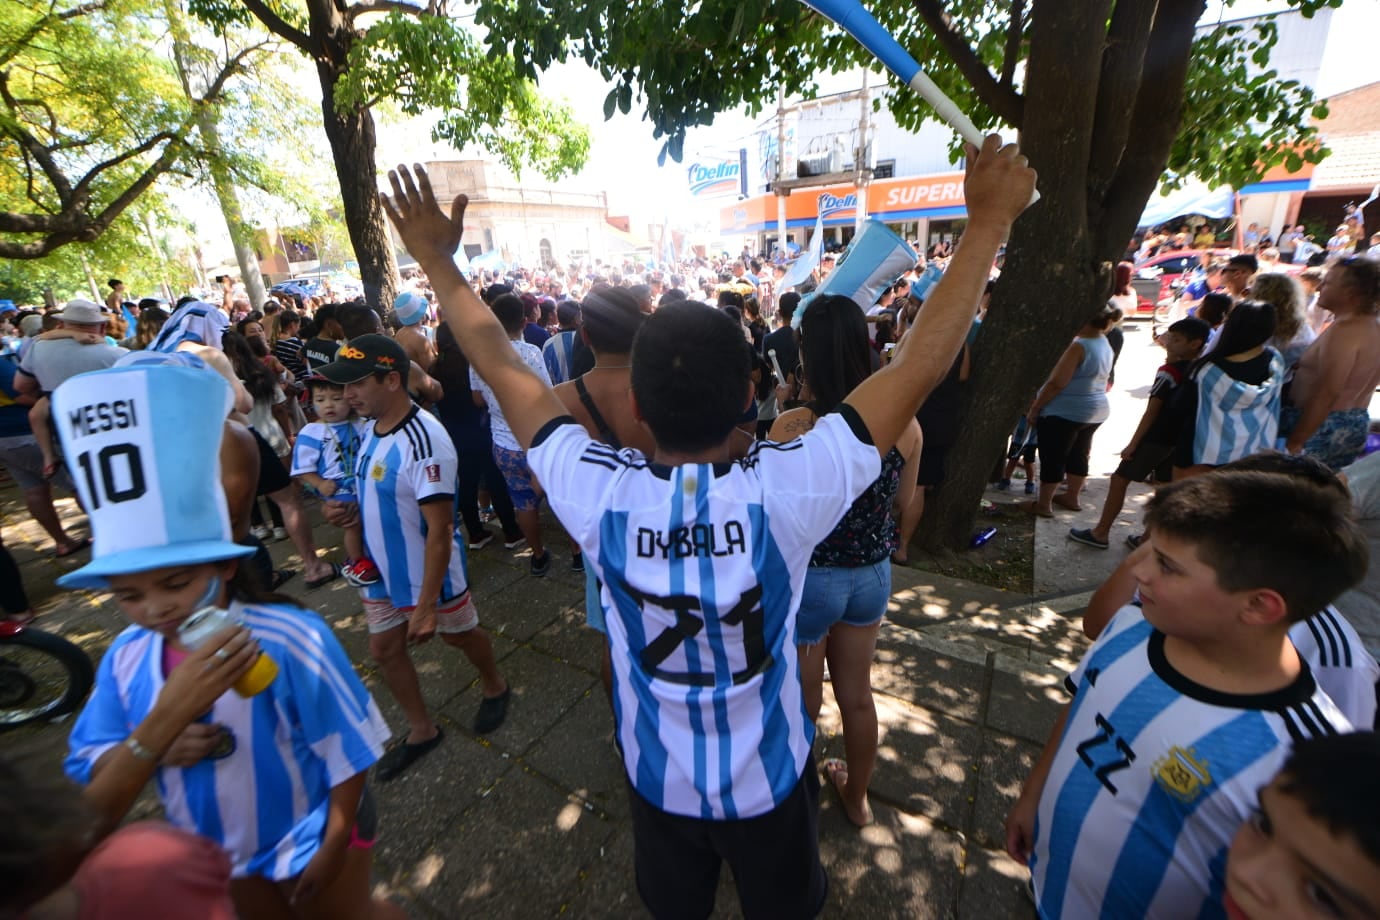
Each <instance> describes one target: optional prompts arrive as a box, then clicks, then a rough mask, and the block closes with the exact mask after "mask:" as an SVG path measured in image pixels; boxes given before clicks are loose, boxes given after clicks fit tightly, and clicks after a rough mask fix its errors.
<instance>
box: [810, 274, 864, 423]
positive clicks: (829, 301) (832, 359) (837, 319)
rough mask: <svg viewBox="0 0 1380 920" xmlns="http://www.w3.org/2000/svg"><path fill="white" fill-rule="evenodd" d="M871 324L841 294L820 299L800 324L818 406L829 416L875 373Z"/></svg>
mask: <svg viewBox="0 0 1380 920" xmlns="http://www.w3.org/2000/svg"><path fill="white" fill-rule="evenodd" d="M870 351H871V349H870V346H869V345H868V341H867V322H866V321H865V320H864V319H863V313H862V310H861V309H859V308H858V305H857V304H856V303H854V302H853V300H852V298H849V297H844V296H842V295H839V294H828V295H825V296H823V297H816V298H815V299H814V300H813V301H812V302H811V303H810V305H809V306H808V307H806V308H805V315H804V316H803V317H802V318H801V320H800V360H801V363H802V364H804V365H805V381H806V383H808V384H809V385H810V393H811V395H812V396H813V397H814V402H813V403H812V404H811V406H810V408H811V409H812V410H814V413H815V414H816V415H825V414H826V413H829V412H832V411H834V409H836V408H838V405H839V403H841V402H843V399H844V397H845V396H847V395H848V394H849V393H851V392H853V388H854V387H856V386H857V385H858V384H860V383H862V382H863V381H864V380H866V379H867V377H868V375H869V374H871V373H872V358H871V355H870Z"/></svg>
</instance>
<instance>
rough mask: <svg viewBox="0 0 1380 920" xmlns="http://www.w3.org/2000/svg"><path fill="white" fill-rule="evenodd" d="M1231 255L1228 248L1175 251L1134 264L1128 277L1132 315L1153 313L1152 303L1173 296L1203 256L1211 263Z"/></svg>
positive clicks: (1201, 260)
mask: <svg viewBox="0 0 1380 920" xmlns="http://www.w3.org/2000/svg"><path fill="white" fill-rule="evenodd" d="M1231 255H1232V251H1231V250H1230V249H1212V250H1207V249H1178V250H1174V251H1173V252H1162V253H1160V254H1159V255H1157V256H1151V257H1150V258H1148V259H1146V260H1145V261H1143V262H1137V263H1136V267H1135V272H1134V273H1133V274H1132V276H1131V286H1132V287H1133V288H1134V289H1135V292H1136V312H1137V313H1142V314H1153V313H1154V312H1155V305H1156V304H1158V303H1159V302H1160V301H1162V300H1168V299H1169V298H1172V297H1174V296H1175V295H1176V294H1177V293H1178V292H1179V289H1180V288H1181V287H1182V284H1180V285H1178V287H1176V286H1175V284H1176V282H1179V281H1181V280H1182V281H1184V282H1187V281H1188V279H1189V276H1191V275H1192V274H1193V272H1194V271H1196V270H1197V269H1198V267H1199V266H1200V265H1202V264H1203V257H1204V256H1207V257H1208V259H1209V260H1211V259H1226V258H1229V257H1230V256H1231ZM1137 282H1140V283H1139V284H1138V283H1137ZM1156 282H1158V284H1156Z"/></svg>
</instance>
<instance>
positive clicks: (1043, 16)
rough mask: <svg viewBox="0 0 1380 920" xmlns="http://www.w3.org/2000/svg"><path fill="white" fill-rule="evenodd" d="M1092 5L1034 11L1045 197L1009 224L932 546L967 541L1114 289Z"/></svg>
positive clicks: (1034, 118)
mask: <svg viewBox="0 0 1380 920" xmlns="http://www.w3.org/2000/svg"><path fill="white" fill-rule="evenodd" d="M1087 2H1090V3H1092V4H1093V5H1094V6H1097V7H1098V9H1097V10H1089V11H1088V12H1087V13H1086V14H1083V13H1080V15H1079V16H1075V17H1066V16H1059V15H1056V13H1057V7H1058V5H1059V4H1060V3H1062V0H1042V2H1037V3H1036V4H1035V6H1034V9H1033V10H1032V13H1031V22H1032V29H1031V38H1030V58H1029V61H1028V62H1027V68H1026V102H1025V111H1024V130H1023V132H1022V135H1021V148H1022V152H1023V153H1025V154H1026V156H1027V157H1029V159H1030V163H1031V165H1032V166H1034V167H1035V169H1036V170H1037V171H1038V172H1039V187H1040V194H1041V196H1042V197H1041V200H1040V202H1039V203H1038V204H1036V205H1035V206H1034V207H1033V208H1032V209H1031V210H1030V211H1029V212H1028V213H1027V214H1026V215H1024V216H1023V217H1022V218H1021V219H1020V220H1018V221H1017V222H1016V225H1015V227H1013V228H1012V233H1011V240H1010V242H1009V244H1008V246H1007V252H1008V253H1009V256H1008V258H1007V260H1006V263H1005V267H1004V269H1003V271H1002V276H1001V279H1000V280H999V281H998V282H997V285H996V288H995V289H994V290H993V292H992V305H991V309H990V310H989V311H988V314H987V318H986V319H985V321H984V322H983V324H982V330H981V332H980V333H979V334H978V337H977V340H976V341H975V342H974V345H973V364H972V367H973V370H972V376H971V377H970V378H969V380H968V384H967V386H966V387H965V388H964V394H963V398H962V403H961V408H960V415H959V418H960V419H962V420H963V426H964V427H963V429H962V432H961V434H960V436H959V440H958V442H957V443H956V444H955V445H954V447H953V448H952V449H951V451H950V454H949V457H948V462H947V464H946V470H947V472H946V475H945V480H944V483H943V486H942V487H941V488H940V489H938V490H937V491H936V494H935V495H934V497H933V499H932V500H931V501H930V502H928V503H927V504H926V508H925V518H924V520H922V521H921V525H920V531H919V537H920V541H921V543H922V545H923V546H925V547H926V548H928V549H937V548H939V547H950V548H954V549H958V548H962V547H964V546H966V545H967V542H968V540H969V538H970V537H971V536H972V532H973V521H974V518H975V516H976V515H977V511H978V504H979V501H980V499H981V498H982V493H983V490H984V489H985V488H986V485H987V481H988V477H989V474H990V473H991V471H992V469H993V467H994V465H995V464H996V463H998V462H999V461H1000V459H1001V458H1002V457H1003V456H1004V452H1003V449H1002V448H1003V446H1004V444H1005V442H1006V439H1007V437H1008V436H1009V435H1010V434H1011V430H1012V428H1013V427H1015V424H1016V420H1017V419H1019V418H1020V417H1021V416H1022V415H1024V414H1025V412H1026V410H1027V409H1028V408H1029V407H1030V403H1031V401H1032V399H1033V398H1034V396H1035V392H1036V390H1038V389H1039V388H1040V385H1041V384H1042V383H1043V382H1044V380H1045V376H1046V375H1047V374H1048V373H1049V370H1050V368H1052V367H1053V366H1054V365H1055V363H1056V362H1057V361H1058V360H1059V355H1060V354H1062V353H1063V351H1064V349H1065V348H1066V347H1067V346H1068V343H1069V340H1070V338H1071V336H1072V335H1073V333H1074V332H1075V331H1077V329H1078V327H1079V326H1080V325H1082V323H1083V322H1084V321H1085V320H1087V319H1088V318H1089V317H1091V316H1092V315H1093V313H1094V312H1095V311H1096V308H1097V307H1098V305H1099V304H1102V303H1105V302H1106V298H1107V294H1108V292H1109V291H1110V282H1111V264H1110V263H1109V262H1108V254H1105V253H1097V252H1093V251H1092V246H1091V242H1092V238H1093V235H1092V233H1091V232H1090V228H1089V221H1088V210H1089V201H1088V188H1087V171H1086V169H1085V168H1083V166H1084V164H1086V163H1087V162H1088V156H1089V152H1090V149H1091V146H1092V137H1093V117H1094V112H1095V111H1096V107H1097V87H1098V77H1099V71H1100V69H1101V58H1100V56H1099V55H1095V54H1088V53H1087V52H1086V49H1088V48H1098V47H1101V45H1102V42H1103V41H1104V39H1105V38H1106V21H1107V15H1108V14H1109V13H1110V0H1087ZM1162 166H1163V164H1161V167H1162ZM1127 232H1128V233H1129V229H1128V231H1127Z"/></svg>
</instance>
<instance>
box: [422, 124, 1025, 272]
mask: <svg viewBox="0 0 1380 920" xmlns="http://www.w3.org/2000/svg"><path fill="white" fill-rule="evenodd" d="M967 153H968V175H967V177H966V178H965V179H964V182H963V188H964V195H965V199H966V206H967V208H968V215H969V220H970V221H972V220H973V219H975V218H985V219H987V220H991V221H996V222H999V223H1005V224H1010V223H1011V222H1012V221H1014V220H1015V219H1016V218H1017V217H1019V216H1020V214H1021V212H1022V211H1024V210H1025V209H1026V208H1028V207H1029V206H1030V204H1031V200H1032V197H1033V195H1034V193H1035V170H1033V169H1031V168H1030V165H1029V163H1028V162H1027V161H1026V158H1025V157H1024V156H1023V155H1022V154H1021V150H1020V147H1018V146H1017V145H1015V144H1007V145H1006V146H1004V147H1003V146H1001V138H1000V137H999V136H998V135H995V134H989V135H988V136H987V139H986V140H985V141H984V142H983V144H982V150H981V151H978V150H976V149H975V148H973V147H972V146H971V145H970V146H968V147H967ZM414 255H415V253H414Z"/></svg>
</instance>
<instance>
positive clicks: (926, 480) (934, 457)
mask: <svg viewBox="0 0 1380 920" xmlns="http://www.w3.org/2000/svg"><path fill="white" fill-rule="evenodd" d="M948 459H949V445H948V444H944V445H942V446H934V447H931V446H930V445H928V444H922V445H921V446H920V469H919V471H918V472H917V473H916V475H915V484H916V485H918V486H937V485H939V484H940V483H941V482H943V481H944V464H945V461H946V460H948Z"/></svg>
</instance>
